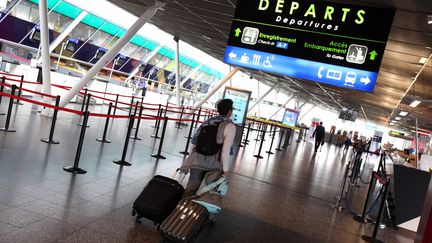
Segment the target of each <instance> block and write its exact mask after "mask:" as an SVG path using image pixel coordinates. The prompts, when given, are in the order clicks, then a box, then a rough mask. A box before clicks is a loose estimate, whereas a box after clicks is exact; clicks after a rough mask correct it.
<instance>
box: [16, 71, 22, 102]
mask: <svg viewBox="0 0 432 243" xmlns="http://www.w3.org/2000/svg"><path fill="white" fill-rule="evenodd" d="M23 81H24V75H21V82H20V84H19V88H18V94H17V96H18V99H19V98H20V97H21V92H22V91H21V89H22V87H23V83H24V82H23ZM18 99H17V100H16V101H15V104H17V105H23V103H21V102H20V101H19V100H18Z"/></svg>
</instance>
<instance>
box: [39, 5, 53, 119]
mask: <svg viewBox="0 0 432 243" xmlns="http://www.w3.org/2000/svg"><path fill="white" fill-rule="evenodd" d="M39 16H40V37H41V41H40V46H41V52H42V92H43V93H45V94H51V63H50V54H49V29H48V9H47V0H40V1H39ZM43 101H44V103H48V104H51V98H49V97H46V96H44V98H43ZM42 114H43V115H48V114H49V110H48V109H44V110H43V111H42Z"/></svg>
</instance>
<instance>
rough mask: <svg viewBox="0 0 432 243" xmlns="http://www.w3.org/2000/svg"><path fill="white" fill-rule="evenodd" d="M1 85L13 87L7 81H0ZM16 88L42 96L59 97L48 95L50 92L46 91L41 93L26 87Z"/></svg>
mask: <svg viewBox="0 0 432 243" xmlns="http://www.w3.org/2000/svg"><path fill="white" fill-rule="evenodd" d="M0 86H6V87H12V85H11V84H6V83H0ZM16 89H17V90H22V91H26V92H29V93H33V94H37V95H41V96H47V97H50V98H54V99H55V98H57V97H56V96H54V95H48V94H45V93H41V92H36V91H33V90H30V89H25V88H20V87H16Z"/></svg>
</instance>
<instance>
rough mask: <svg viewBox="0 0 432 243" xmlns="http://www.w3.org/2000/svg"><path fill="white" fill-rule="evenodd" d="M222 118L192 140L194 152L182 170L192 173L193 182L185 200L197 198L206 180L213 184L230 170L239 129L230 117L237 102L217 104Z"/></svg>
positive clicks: (203, 127)
mask: <svg viewBox="0 0 432 243" xmlns="http://www.w3.org/2000/svg"><path fill="white" fill-rule="evenodd" d="M217 110H218V112H219V115H218V116H214V117H211V118H209V119H207V120H206V121H205V122H204V123H203V124H202V125H201V126H200V127H199V128H198V131H197V132H196V133H195V135H194V137H193V138H192V144H193V145H194V146H193V147H192V152H191V154H190V155H189V157H188V158H187V159H186V160H185V161H184V162H183V164H182V166H181V167H180V171H189V172H190V176H189V181H188V184H187V186H186V190H185V192H184V194H183V197H188V196H192V195H194V194H195V193H196V192H197V191H198V189H199V187H200V185H201V183H202V181H203V180H204V179H205V182H206V184H210V183H212V182H214V181H216V180H217V179H219V178H220V177H221V176H222V175H223V174H226V172H227V171H228V162H229V155H230V150H231V146H232V144H233V142H234V136H235V134H236V127H235V125H234V123H233V122H232V121H231V119H230V117H231V115H232V110H233V101H232V100H230V99H222V100H220V101H219V102H218V103H217Z"/></svg>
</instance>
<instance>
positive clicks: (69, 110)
mask: <svg viewBox="0 0 432 243" xmlns="http://www.w3.org/2000/svg"><path fill="white" fill-rule="evenodd" d="M0 95H1V96H5V97H9V98H12V99H15V100H21V101H24V102H28V103H32V104H35V105H40V106H45V107H48V108H52V109H58V110H61V111H66V112H70V113H74V114H77V115H83V114H84V112H81V111H77V110H73V109H69V108H65V107H60V106H55V105H51V104H47V103H43V102H40V101H36V100H32V99H28V98H24V97H19V96H16V95H11V94H8V93H4V92H0ZM90 116H94V117H105V118H106V117H109V118H130V116H128V115H108V114H101V113H90ZM135 118H136V119H142V120H165V119H168V120H170V121H180V122H190V121H192V120H191V119H177V118H169V117H168V118H165V117H158V116H153V115H142V116H135Z"/></svg>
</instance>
